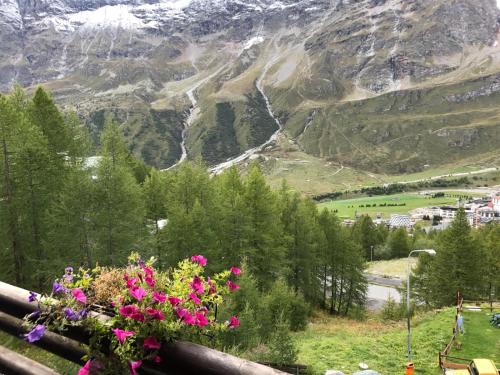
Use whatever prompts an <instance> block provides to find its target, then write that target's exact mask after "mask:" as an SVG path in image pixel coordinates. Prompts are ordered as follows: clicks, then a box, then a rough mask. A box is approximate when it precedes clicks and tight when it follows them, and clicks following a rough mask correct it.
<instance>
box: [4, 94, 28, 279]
mask: <svg viewBox="0 0 500 375" xmlns="http://www.w3.org/2000/svg"><path fill="white" fill-rule="evenodd" d="M20 122H21V118H20V113H19V112H18V111H16V110H15V107H14V106H13V105H12V103H11V102H10V100H9V98H7V97H6V96H3V95H1V94H0V147H1V154H0V160H1V165H0V172H1V175H2V179H1V182H0V184H1V185H0V186H1V188H2V198H3V199H2V200H0V207H1V209H0V228H1V234H0V238H2V244H6V246H2V247H1V248H0V254H1V255H2V259H6V260H7V261H6V262H2V269H4V271H2V274H4V275H5V277H6V280H9V278H7V277H8V275H11V274H12V273H13V277H12V279H14V280H15V282H16V284H17V285H22V284H23V283H24V263H25V255H24V252H23V248H22V246H21V242H20V233H19V230H20V229H19V217H20V212H19V208H18V207H17V205H16V202H17V199H16V198H17V191H16V182H15V177H14V166H13V165H12V158H13V155H14V154H15V153H16V149H17V147H18V144H17V143H16V141H17V134H19V133H20V132H19V130H18V126H19V124H20ZM16 133H17V134H16ZM4 241H5V242H4ZM10 259H12V261H10ZM10 264H14V267H13V270H12V272H11V270H10V269H9V265H10Z"/></svg>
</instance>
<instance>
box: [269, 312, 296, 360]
mask: <svg viewBox="0 0 500 375" xmlns="http://www.w3.org/2000/svg"><path fill="white" fill-rule="evenodd" d="M269 351H270V355H269V360H270V361H271V362H275V363H277V364H280V365H284V364H292V363H295V362H296V361H297V355H298V349H297V347H296V345H295V343H294V341H293V340H292V337H291V336H290V327H289V324H288V322H287V321H286V319H285V314H284V312H281V314H280V315H279V317H278V320H277V322H276V326H275V328H274V331H273V333H272V335H271V340H270V341H269Z"/></svg>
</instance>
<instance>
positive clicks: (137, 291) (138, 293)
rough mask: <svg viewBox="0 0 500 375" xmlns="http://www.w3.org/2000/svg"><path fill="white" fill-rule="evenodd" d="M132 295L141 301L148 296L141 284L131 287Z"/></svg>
mask: <svg viewBox="0 0 500 375" xmlns="http://www.w3.org/2000/svg"><path fill="white" fill-rule="evenodd" d="M129 292H130V295H131V296H132V297H134V298H135V299H136V300H138V301H140V300H142V299H143V298H144V297H145V296H146V294H147V293H146V291H145V290H144V289H142V288H141V287H139V286H134V287H133V288H132V289H129Z"/></svg>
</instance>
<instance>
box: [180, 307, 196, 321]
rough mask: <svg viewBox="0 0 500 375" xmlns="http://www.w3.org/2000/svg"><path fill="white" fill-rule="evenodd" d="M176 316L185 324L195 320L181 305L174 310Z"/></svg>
mask: <svg viewBox="0 0 500 375" xmlns="http://www.w3.org/2000/svg"><path fill="white" fill-rule="evenodd" d="M176 314H177V316H178V317H179V318H180V319H181V320H182V321H183V322H184V323H185V324H187V325H194V324H196V320H195V318H194V316H193V315H191V313H190V312H189V310H187V309H183V308H182V307H180V308H178V309H177V310H176Z"/></svg>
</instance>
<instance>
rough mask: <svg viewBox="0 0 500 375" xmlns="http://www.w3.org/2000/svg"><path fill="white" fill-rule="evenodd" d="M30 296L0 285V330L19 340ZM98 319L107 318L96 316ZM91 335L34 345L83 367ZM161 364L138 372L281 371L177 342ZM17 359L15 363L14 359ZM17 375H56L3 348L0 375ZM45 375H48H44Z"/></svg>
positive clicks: (78, 331) (218, 374) (75, 333)
mask: <svg viewBox="0 0 500 375" xmlns="http://www.w3.org/2000/svg"><path fill="white" fill-rule="evenodd" d="M28 295H29V292H28V291H27V290H25V289H21V288H18V287H15V286H12V285H9V284H6V283H3V282H0V330H1V331H4V332H6V333H9V334H11V335H13V336H16V337H20V336H21V335H22V334H23V333H25V332H24V330H23V328H22V322H23V321H22V318H23V317H24V316H25V315H26V314H30V313H32V312H34V311H36V310H37V309H38V305H37V303H35V302H32V303H30V302H28ZM94 314H96V315H98V317H99V318H102V319H106V317H105V316H102V315H100V314H97V313H94ZM89 338H90V337H89V334H88V332H86V331H84V330H83V329H82V328H80V327H69V328H68V330H65V331H64V332H62V333H55V332H49V331H46V332H45V334H44V335H43V337H42V338H41V340H39V341H37V342H36V343H34V344H35V345H36V346H38V347H40V348H42V349H45V350H47V351H49V352H51V353H53V354H55V355H57V356H59V357H62V358H64V359H67V360H69V361H71V362H73V363H76V364H79V365H82V364H83V363H84V361H83V360H82V356H83V355H84V354H85V351H84V350H83V348H82V344H86V343H88V342H89ZM159 355H160V357H161V358H162V362H161V363H160V364H157V363H148V362H146V363H144V365H143V366H141V367H140V368H139V369H138V370H139V373H140V374H146V375H149V374H151V375H162V374H167V375H168V374H173V375H180V374H184V375H198V374H204V375H230V374H235V375H278V374H286V373H284V372H282V371H279V370H276V369H273V368H271V367H268V366H264V365H262V364H259V363H255V362H251V361H247V360H245V359H242V358H238V357H235V356H232V355H230V354H226V353H222V352H220V351H218V350H214V349H210V348H207V347H205V346H202V345H197V344H193V343H190V342H183V341H177V342H173V343H166V344H163V345H162V347H161V349H160V353H159ZM14 357H15V361H12V360H11V359H12V358H14ZM2 371H3V373H5V374H15V375H18V374H19V375H21V374H22V375H35V374H36V375H45V374H47V375H54V374H56V373H55V372H54V371H53V370H50V369H48V368H46V367H45V366H43V365H40V364H38V363H36V362H33V361H32V360H29V359H27V358H25V357H22V356H20V355H18V354H16V353H13V352H11V351H9V350H7V349H5V348H2V347H0V373H2ZM44 371H45V372H44Z"/></svg>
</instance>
